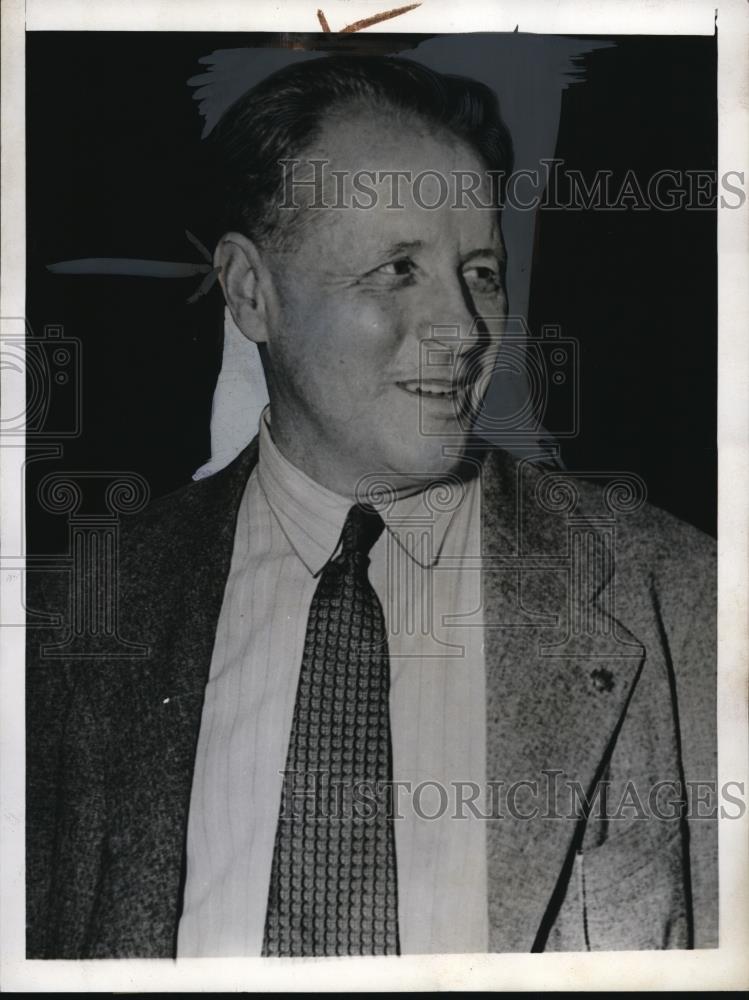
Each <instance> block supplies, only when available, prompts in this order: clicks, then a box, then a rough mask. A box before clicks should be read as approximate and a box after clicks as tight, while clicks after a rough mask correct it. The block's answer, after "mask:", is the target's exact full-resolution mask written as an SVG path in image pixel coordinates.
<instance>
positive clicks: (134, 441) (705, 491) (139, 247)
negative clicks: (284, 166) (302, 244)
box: [26, 32, 717, 552]
mask: <svg viewBox="0 0 749 1000" xmlns="http://www.w3.org/2000/svg"><path fill="white" fill-rule="evenodd" d="M26 37H27V81H28V83H27V129H28V132H27V138H28V146H27V247H28V271H27V316H28V320H29V323H30V325H31V328H32V330H33V331H34V333H35V334H36V335H40V334H42V333H43V331H44V328H45V327H46V326H48V325H50V324H57V325H61V326H63V327H64V332H65V336H67V337H74V338H77V339H79V340H80V341H81V342H82V380H81V383H80V391H81V395H82V407H83V410H82V412H83V423H82V433H81V434H80V435H79V436H78V437H77V438H74V439H72V440H67V441H66V442H65V444H64V451H63V455H62V457H61V458H60V459H54V460H43V461H38V462H36V463H31V464H30V466H29V482H28V496H29V497H30V498H31V499H30V502H29V508H28V534H29V550H30V551H31V552H43V551H61V550H62V549H63V548H64V546H65V525H64V521H65V519H64V518H62V517H53V516H52V515H49V514H47V513H44V512H42V511H41V510H40V509H39V507H38V504H37V502H36V501H35V500H34V496H35V490H36V487H37V484H38V482H39V480H40V479H41V477H42V476H43V475H46V474H47V473H49V472H51V471H57V470H110V471H111V470H129V471H134V472H138V473H140V474H141V475H143V476H144V477H145V478H146V479H147V480H148V482H149V484H150V487H151V494H152V496H159V495H161V494H163V493H166V492H168V491H170V490H172V489H174V488H176V487H177V486H180V485H181V484H183V483H186V482H188V481H189V479H190V477H191V474H192V473H193V472H194V470H195V469H196V468H197V467H198V466H199V465H201V464H202V463H203V462H204V461H205V460H207V458H208V456H209V452H210V439H209V425H210V408H211V398H212V394H213V389H214V385H215V380H216V376H217V374H218V370H219V367H220V360H221V345H222V338H223V327H222V314H223V303H222V300H221V297H220V291H219V290H218V289H217V288H216V289H214V290H213V291H212V292H211V293H210V294H209V295H208V296H206V297H204V298H202V299H201V300H200V301H199V302H197V303H196V304H194V305H188V304H187V303H186V299H187V298H188V296H189V295H190V294H191V293H192V292H193V291H195V289H196V287H197V284H199V278H198V279H195V278H188V279H171V280H155V279H148V278H133V277H98V276H97V277H91V276H75V277H69V276H60V275H52V274H50V273H49V272H48V271H47V270H46V265H47V264H50V263H52V262H55V261H61V260H68V259H73V258H80V257H89V256H98V257H106V256H112V257H137V258H152V259H157V260H172V261H190V262H196V263H198V262H200V258H199V255H198V254H197V252H196V251H195V249H194V248H193V247H191V245H190V244H189V243H188V241H187V239H186V237H185V235H184V230H185V228H189V229H190V230H191V231H192V232H194V233H195V234H196V235H197V236H199V237H200V238H201V239H202V240H204V242H208V241H209V239H210V235H211V234H209V233H208V232H207V231H206V229H207V224H206V222H205V220H204V219H202V218H201V213H202V212H203V210H204V202H205V201H206V199H204V198H203V192H201V190H200V186H199V183H198V182H196V178H195V176H194V173H193V170H192V164H193V163H194V162H195V161H196V159H197V156H196V154H197V151H198V149H199V146H200V131H201V127H202V121H201V119H200V118H199V115H198V112H197V106H196V104H195V102H194V101H193V100H192V99H191V97H190V91H189V90H188V88H187V86H186V81H187V80H188V78H190V77H191V76H194V75H195V74H196V73H197V72H199V71H200V67H199V65H198V59H199V57H201V56H204V55H207V54H208V53H210V52H211V51H213V50H214V49H216V48H233V47H241V46H253V45H258V44H268V42H273V43H274V44H282V45H286V46H295V45H299V44H309V36H303V39H306V40H307V41H306V42H304V40H302V41H300V37H302V36H299V37H297V36H289V35H285V36H267V35H266V36H259V37H258V36H252V35H236V34H232V35H219V34H217V35H204V34H175V33H169V34H166V33H153V34H136V33H128V32H123V33H112V34H109V33H91V32H87V33H47V32H44V33H31V34H28V35H27V36H26ZM316 37H317V39H318V41H317V43H316V44H322V43H325V44H331V45H338V46H340V45H343V44H345V45H347V46H351V45H358V46H360V47H361V46H370V47H371V46H373V45H376V46H377V47H378V50H379V51H397V50H398V49H401V50H402V49H403V48H404V47H406V48H407V47H408V46H409V45H413V44H416V43H417V42H418V36H416V37H413V36H411V37H410V39H409V38H408V37H406V38H404V36H387V35H378V36H368V37H365V36H359V37H357V36H348V37H347V38H346V39H345V42H344V41H341V40H338V41H336V40H335V38H330V37H328V38H327V39H326V36H322V35H321V36H316ZM615 41H616V45H615V47H612V48H607V49H602V50H597V51H595V52H593V53H590V54H589V55H588V56H586V57H585V64H584V65H585V77H586V78H585V81H584V82H582V83H579V84H575V85H573V86H571V87H569V88H568V89H567V90H566V91H565V92H564V95H563V104H562V116H561V122H560V129H559V140H558V144H557V150H556V155H557V156H558V157H560V158H563V159H564V161H565V167H566V169H579V170H581V171H582V173H583V175H584V176H586V177H592V175H593V174H594V172H595V171H596V170H599V169H609V170H612V171H613V172H614V175H615V177H619V178H621V177H623V175H624V173H625V172H626V170H627V169H629V168H632V169H634V170H635V171H636V172H637V174H638V176H640V177H641V178H648V177H649V176H651V175H652V174H653V173H655V172H656V171H658V170H662V169H675V170H687V169H692V170H710V169H715V168H716V165H717V164H716V161H717V111H716V59H717V39H714V38H705V37H693V38H692V37H690V38H683V37H678V36H677V37H647V38H645V37H622V38H618V39H615ZM404 54H407V52H406V53H404ZM529 321H530V326H531V330H532V332H533V333H534V334H538V333H540V330H541V327H542V325H544V324H557V325H559V326H560V327H561V329H562V334H563V335H564V336H571V337H575V338H577V339H578V340H579V342H580V345H581V373H580V387H581V395H582V424H581V432H580V434H579V435H578V436H577V437H576V438H574V439H572V440H567V441H564V442H563V450H562V455H563V458H564V461H565V463H566V465H567V467H568V468H570V469H582V470H586V471H593V470H628V471H632V472H636V473H638V474H639V475H641V476H642V477H643V478H644V480H645V481H646V483H647V486H648V494H649V500H650V501H651V502H652V503H655V504H656V505H658V506H661V507H664V508H665V509H667V510H669V511H671V512H672V513H674V514H675V515H676V516H677V517H680V518H682V519H684V520H687V521H690V522H691V523H693V524H695V525H697V526H698V527H700V528H702V529H703V530H704V531H707V532H711V533H714V532H715V520H716V499H717V487H716V460H717V449H716V379H717V374H716V366H717V330H716V327H717V250H716V213H715V211H713V210H708V211H676V212H660V211H653V210H651V211H644V212H636V211H625V212H608V211H584V212H579V211H577V212H569V211H548V210H541V212H540V213H539V215H538V219H537V242H536V249H535V254H534V263H533V277H532V285H531V309H530V316H529ZM558 405H562V406H564V401H562V403H561V404H558ZM554 416H555V415H554V413H553V412H552V413H549V414H547V416H546V421H545V422H546V425H547V427H549V429H551V430H553V427H554Z"/></svg>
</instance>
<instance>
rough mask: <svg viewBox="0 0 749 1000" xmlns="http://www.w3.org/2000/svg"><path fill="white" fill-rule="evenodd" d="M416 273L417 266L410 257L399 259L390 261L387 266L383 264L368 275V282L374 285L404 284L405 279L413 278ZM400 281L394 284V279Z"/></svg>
mask: <svg viewBox="0 0 749 1000" xmlns="http://www.w3.org/2000/svg"><path fill="white" fill-rule="evenodd" d="M415 271H416V264H414V262H413V261H412V260H411V259H410V257H399V258H398V259H397V260H390V261H388V262H387V264H381V265H380V266H379V267H376V268H374V270H372V271H370V272H369V274H367V275H366V280H367V281H369V282H370V283H373V284H378V283H379V284H391V285H392V284H395V283H401V284H403V283H404V280H403V279H408V278H411V277H413V275H414V272H415ZM394 278H395V279H400V281H399V282H397V281H396V282H394V281H393V279H394Z"/></svg>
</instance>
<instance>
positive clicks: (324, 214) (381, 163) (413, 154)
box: [286, 114, 499, 252]
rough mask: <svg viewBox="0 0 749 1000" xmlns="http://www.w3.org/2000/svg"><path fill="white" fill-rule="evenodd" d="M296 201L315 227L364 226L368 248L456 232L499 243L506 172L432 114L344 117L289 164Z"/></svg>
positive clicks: (356, 229) (360, 240)
mask: <svg viewBox="0 0 749 1000" xmlns="http://www.w3.org/2000/svg"><path fill="white" fill-rule="evenodd" d="M412 117H413V116H412ZM467 192H470V194H467ZM286 200H287V203H288V202H289V201H292V202H293V204H295V205H297V206H298V207H299V208H300V209H301V210H302V212H301V214H302V216H303V217H304V219H303V226H302V228H303V229H304V230H305V231H306V232H307V234H308V235H313V234H314V231H316V234H317V235H318V236H320V237H322V236H324V237H325V238H326V239H327V238H331V237H333V236H334V234H336V233H338V234H340V235H341V236H342V237H344V238H345V234H352V235H353V234H355V236H356V240H357V245H358V246H361V247H363V249H365V250H366V249H367V246H366V244H367V243H369V242H372V244H373V245H374V244H376V245H377V246H378V247H379V246H383V247H384V246H385V245H388V246H391V247H397V246H398V245H403V246H406V245H409V246H412V248H416V247H417V246H418V247H419V248H421V249H428V248H429V247H430V246H432V245H436V244H439V243H440V242H441V241H443V240H445V239H446V238H448V237H453V238H454V241H455V242H456V243H458V244H460V245H461V247H462V249H464V250H465V252H470V251H473V250H475V249H478V248H479V247H482V246H486V247H489V246H495V247H496V248H497V249H499V247H498V246H497V245H498V242H499V227H498V224H497V215H496V209H495V206H496V179H492V178H491V177H490V173H489V171H488V169H487V167H486V165H485V164H484V163H483V162H482V160H481V158H480V156H479V154H478V153H477V152H476V151H475V150H473V149H472V148H471V147H470V146H469V145H468V144H467V143H466V142H464V141H463V140H461V139H460V138H459V137H457V136H455V135H452V134H451V133H449V132H448V131H447V130H445V129H440V128H437V127H433V126H431V125H430V124H429V123H428V122H425V121H423V120H422V119H418V120H416V119H414V120H413V121H408V120H404V119H401V118H397V119H396V120H394V121H393V122H388V121H387V120H386V119H385V118H384V116H382V115H381V114H377V115H375V116H373V117H371V118H367V117H366V116H364V115H359V116H349V117H342V116H335V117H334V118H332V119H331V120H329V121H328V122H327V123H326V126H325V128H324V129H323V131H322V132H321V134H320V135H319V136H318V137H317V140H316V141H315V142H314V143H313V144H312V145H311V146H310V147H308V149H307V150H306V151H305V152H304V153H303V154H302V155H301V156H300V157H299V158H298V159H297V160H296V161H295V162H294V163H293V165H292V166H290V167H287V190H286ZM385 236H387V240H385V238H384V237H385ZM313 242H315V241H314V238H313Z"/></svg>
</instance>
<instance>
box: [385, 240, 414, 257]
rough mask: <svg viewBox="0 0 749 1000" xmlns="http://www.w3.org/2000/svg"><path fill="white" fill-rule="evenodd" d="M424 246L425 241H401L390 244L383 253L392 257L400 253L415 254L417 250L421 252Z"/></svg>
mask: <svg viewBox="0 0 749 1000" xmlns="http://www.w3.org/2000/svg"><path fill="white" fill-rule="evenodd" d="M423 246H424V241H423V240H399V241H398V242H397V243H388V244H387V245H386V246H384V247H383V248H382V253H384V254H386V255H387V256H389V257H390V256H395V255H396V254H399V253H413V252H414V251H415V250H421V248H422V247H423Z"/></svg>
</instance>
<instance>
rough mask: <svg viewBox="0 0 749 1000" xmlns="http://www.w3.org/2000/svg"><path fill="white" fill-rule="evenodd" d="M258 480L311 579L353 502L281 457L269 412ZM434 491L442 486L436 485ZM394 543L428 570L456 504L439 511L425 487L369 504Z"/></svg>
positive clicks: (434, 496) (263, 423) (261, 443)
mask: <svg viewBox="0 0 749 1000" xmlns="http://www.w3.org/2000/svg"><path fill="white" fill-rule="evenodd" d="M257 474H258V482H259V484H260V488H261V489H262V491H263V493H264V494H265V497H266V499H267V501H268V505H269V506H270V508H271V510H272V512H273V514H274V515H275V517H276V519H277V520H278V523H279V525H280V526H281V530H282V531H283V533H284V534H285V535H286V538H287V539H288V541H289V544H290V545H291V546H292V548H293V549H294V551H295V552H296V554H297V555H298V556H299V558H300V559H301V560H302V562H303V563H304V565H305V566H306V567H307V569H308V570H309V572H310V573H312V575H313V576H317V574H318V573H320V571H321V570H322V569H323V567H324V566H325V565H326V563H327V562H328V561H329V559H330V558H331V557H332V556H333V555H334V554H335V551H336V549H337V547H338V543H339V541H340V537H341V531H342V530H343V524H344V522H345V520H346V515H347V514H348V512H349V510H350V509H351V507H352V504H353V501H352V500H351V499H350V498H349V497H344V496H341V495H340V494H338V493H334V492H333V491H332V490H329V489H327V488H326V487H325V486H321V485H320V483H318V482H316V481H315V480H314V479H311V478H310V477H309V476H308V475H306V473H304V472H302V470H301V469H299V468H297V466H295V465H293V464H292V463H291V462H290V461H289V460H288V459H287V458H285V457H284V456H283V455H282V454H281V452H280V451H279V450H278V448H277V447H276V444H275V442H274V441H273V438H272V437H271V432H270V408H269V407H268V406H266V408H265V409H264V410H263V413H262V415H261V418H260V439H259V447H258V473H257ZM435 489H436V490H439V489H440V487H439V485H437V486H436V487H435ZM373 506H375V507H376V508H378V509H379V510H380V513H381V514H382V517H383V521H384V522H385V527H386V528H387V530H388V531H389V532H390V534H391V535H392V537H393V539H394V540H395V541H396V542H397V544H398V545H400V547H401V548H402V549H403V550H404V551H405V552H406V553H407V554H408V555H409V556H410V557H411V558H412V559H413V560H414V561H415V562H416V563H418V564H419V565H420V566H422V567H424V568H427V567H429V566H432V565H433V564H434V563H435V562H436V561H437V560H438V559H439V555H440V552H441V551H442V548H443V545H444V542H445V536H446V534H447V531H448V528H449V527H450V524H451V523H452V521H453V517H454V515H455V513H456V511H457V509H458V508H459V507H460V504H457V505H456V504H450V505H445V509H440V506H441V505H440V502H439V499H438V494H437V493H435V490H433V489H431V488H429V487H428V488H427V489H425V490H422V491H420V492H418V493H414V494H412V495H410V496H406V497H401V498H399V499H397V500H395V501H393V500H388V499H383V501H381V502H377V501H373Z"/></svg>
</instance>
